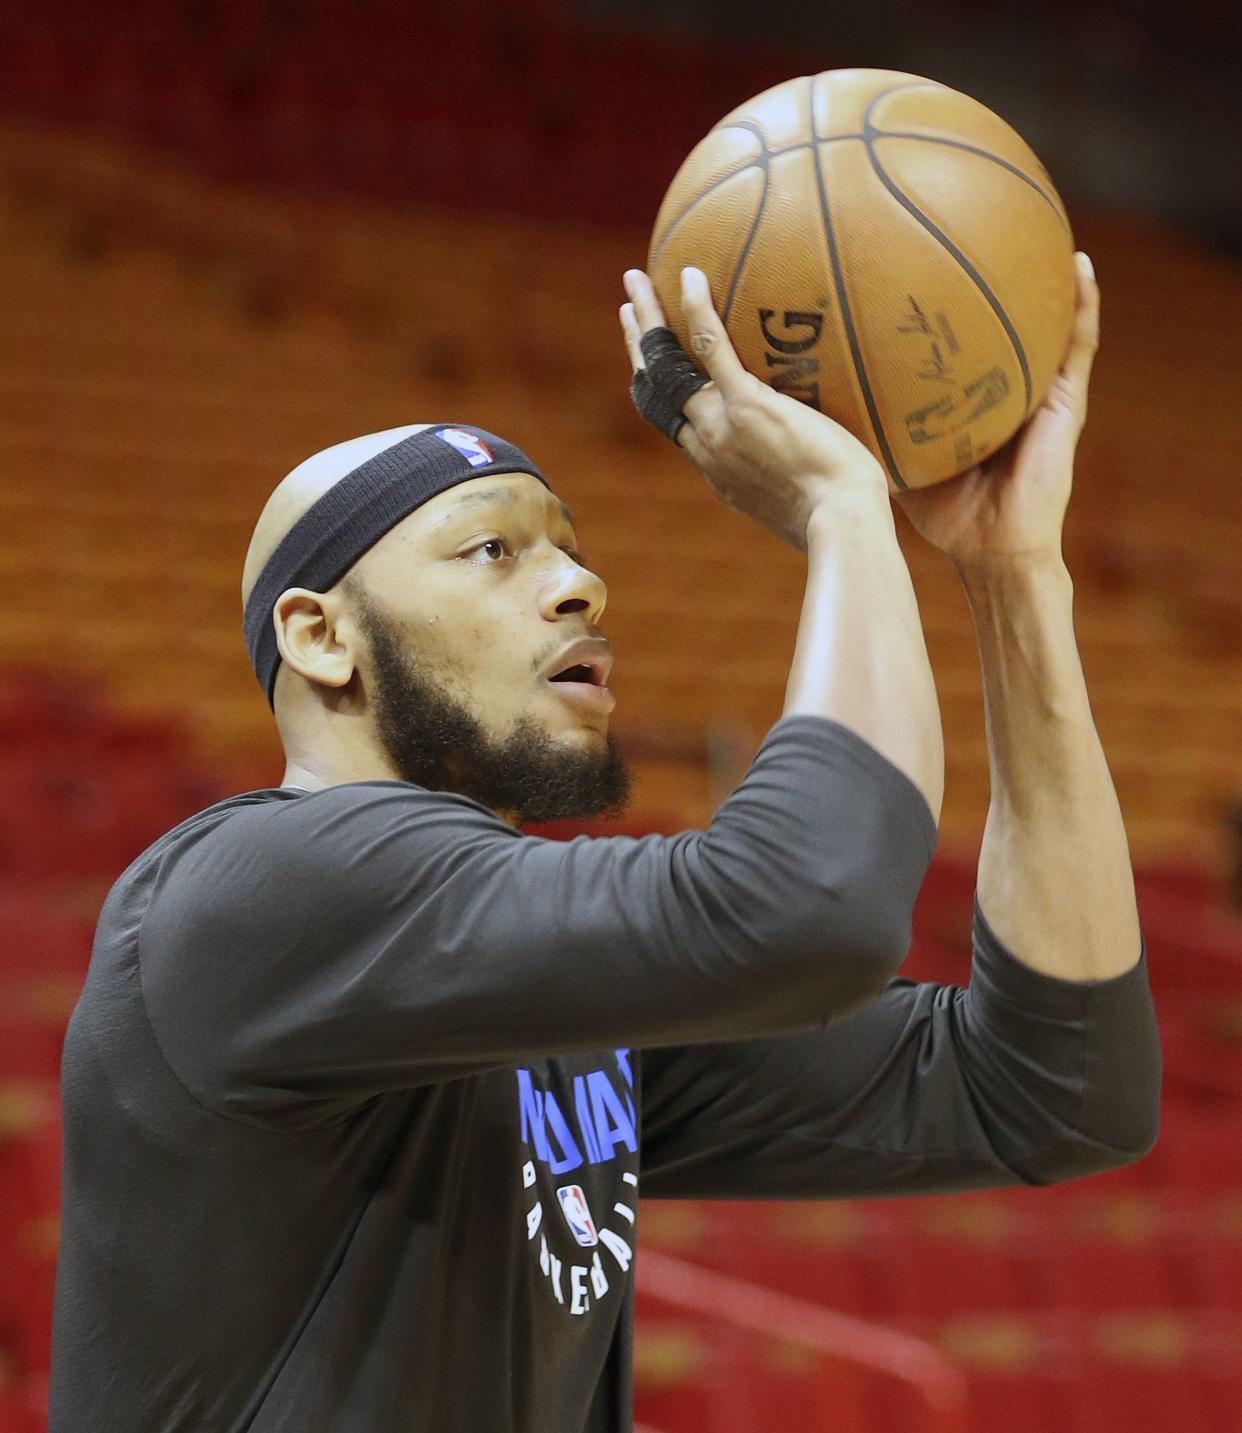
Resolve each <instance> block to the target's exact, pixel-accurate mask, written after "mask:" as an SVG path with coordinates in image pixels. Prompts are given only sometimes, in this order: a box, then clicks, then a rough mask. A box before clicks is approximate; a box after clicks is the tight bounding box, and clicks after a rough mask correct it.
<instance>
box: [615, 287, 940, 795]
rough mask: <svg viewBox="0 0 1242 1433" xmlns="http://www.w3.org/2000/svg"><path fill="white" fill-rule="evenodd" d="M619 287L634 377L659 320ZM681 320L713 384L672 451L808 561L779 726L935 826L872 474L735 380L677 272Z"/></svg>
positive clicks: (849, 451)
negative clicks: (866, 775)
mask: <svg viewBox="0 0 1242 1433" xmlns="http://www.w3.org/2000/svg"><path fill="white" fill-rule="evenodd" d="M626 287H627V289H628V291H629V293H630V296H631V299H632V300H633V302H632V303H629V304H626V305H625V306H624V307H623V308H622V310H621V321H622V327H623V329H624V331H625V336H626V343H627V345H628V348H629V352H630V360H631V362H632V363H633V364H634V366H635V368H636V369H638V368H641V367H642V366H643V354H642V348H641V340H642V335H643V334H645V333H647V332H649V331H650V330H651V329H653V328H659V327H661V326H662V325H663V324H664V313H663V310H662V309H661V307H660V302H659V300H658V299H657V298H656V295H655V290H654V289H653V288H652V286H651V281H650V280H649V279H648V278H647V276H646V274H644V273H642V272H641V271H639V270H633V269H632V270H630V271H629V272H628V273H627V274H626ZM682 310H683V313H684V316H685V319H686V324H687V327H688V329H689V332H690V340H691V343H692V344H693V346H694V351H695V353H696V355H697V356H698V358H699V360H700V362H701V363H702V364H703V366H704V368H706V370H707V372H708V374H709V375H710V379H711V382H710V383H708V385H707V386H706V387H705V388H702V389H700V390H699V392H697V393H696V394H694V396H693V397H692V398H691V399H690V400H689V401H688V402H687V403H686V405H685V416H686V418H687V422H686V424H685V425H684V427H683V428H682V429H681V432H680V435H679V438H678V441H679V443H680V444H681V445H682V446H683V447H684V448H685V449H686V452H687V453H688V455H689V457H690V458H691V459H692V460H693V462H694V464H695V466H696V467H697V468H698V469H699V471H700V472H701V473H702V474H703V476H704V477H705V478H706V480H707V482H708V485H709V486H710V487H711V489H712V491H713V492H715V493H716V495H717V496H718V497H720V498H721V499H722V500H723V501H724V502H726V503H727V504H728V505H729V506H730V507H734V508H737V509H739V510H740V511H742V512H745V513H747V514H748V515H749V516H751V517H753V518H754V519H755V521H756V522H758V523H760V524H761V525H762V526H763V527H766V528H767V529H768V530H769V531H770V532H772V533H773V534H774V535H775V536H777V537H779V538H780V539H781V540H782V541H784V542H787V543H789V544H790V546H792V547H796V548H798V549H799V550H800V551H802V552H806V553H807V554H808V556H809V561H810V570H809V573H808V577H807V588H806V598H805V601H804V604H803V608H802V624H801V626H800V628H799V630H798V642H797V647H796V650H795V653H794V661H793V667H792V670H791V671H790V674H789V683H788V687H787V689H786V693H785V714H786V715H787V716H789V715H792V714H795V713H806V714H808V715H813V716H821V717H828V718H830V719H831V720H833V721H839V722H841V723H843V724H844V725H845V726H848V727H849V728H850V730H851V731H855V732H857V733H858V734H859V735H860V736H862V737H863V738H864V739H865V740H867V741H868V742H870V744H871V745H872V746H874V747H875V748H876V750H877V751H879V752H880V753H882V754H883V755H884V756H886V757H887V758H888V759H889V760H890V761H891V762H893V764H894V765H895V766H896V767H897V768H898V769H899V770H900V771H902V772H904V773H905V774H906V775H907V776H908V777H909V778H910V780H911V781H913V782H914V784H915V785H916V786H917V787H918V789H919V790H920V791H921V792H922V793H923V796H924V798H925V800H926V801H927V804H928V806H929V807H930V808H931V812H932V816H933V818H934V819H935V820H936V821H939V819H940V807H941V802H942V800H943V796H944V742H943V738H942V736H941V729H940V707H939V704H938V702H937V700H936V689H935V685H934V683H933V680H932V673H931V665H930V663H929V661H928V658H927V646H926V643H925V642H924V639H923V629H922V625H921V623H920V621H919V612H918V604H917V602H916V600H915V596H914V587H913V584H912V583H911V581H910V573H909V570H908V568H907V567H906V561H905V557H904V555H903V554H902V551H901V548H900V546H899V545H898V542H897V529H896V525H895V524H894V521H893V515H892V509H891V507H890V504H889V501H888V482H887V479H886V478H885V476H884V472H883V470H882V469H881V468H880V465H879V463H877V461H876V460H875V458H874V457H873V456H872V454H871V453H870V452H869V451H868V450H867V448H865V447H864V446H863V444H862V443H860V442H859V441H858V439H857V438H855V437H854V436H853V435H852V434H850V433H848V432H846V430H845V429H844V428H842V427H841V426H840V424H838V423H834V422H833V421H832V420H831V419H830V418H827V417H825V416H824V415H823V414H822V413H817V412H815V411H814V409H812V408H808V407H807V406H806V405H805V404H804V403H799V402H797V401H795V400H794V399H792V398H790V397H788V396H787V395H786V394H782V393H778V392H776V391H775V389H772V388H770V387H769V386H768V385H767V384H766V383H761V382H760V381H759V379H757V378H756V377H754V376H753V375H752V374H750V373H747V372H746V370H745V369H744V368H743V367H742V365H741V362H740V360H739V359H738V357H737V354H736V353H735V352H734V350H733V346H732V344H731V343H730V342H729V336H728V334H727V333H726V331H725V327H724V324H723V323H721V321H720V317H719V315H718V314H717V313H716V310H715V309H714V308H713V307H712V298H711V293H710V290H709V289H708V285H707V279H706V276H705V275H704V274H703V272H702V271H701V270H699V269H686V270H685V271H684V272H683V275H682Z"/></svg>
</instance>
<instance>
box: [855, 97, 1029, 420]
mask: <svg viewBox="0 0 1242 1433" xmlns="http://www.w3.org/2000/svg"><path fill="white" fill-rule="evenodd" d="M887 93H891V91H888V92H887ZM883 98H884V95H883V94H878V95H876V96H875V98H874V99H873V100H872V101H871V103H870V104H869V105H868V106H867V110H866V113H865V114H864V115H863V143H864V144H865V145H866V149H867V157H868V159H869V160H870V161H871V168H872V169H873V170H874V171H875V176H876V178H877V179H878V180H879V181H880V183H881V184H883V186H884V187H885V189H887V190H888V192H889V193H890V194H891V195H892V196H893V198H894V199H896V200H897V202H898V203H899V204H900V205H901V207H902V208H903V209H905V210H906V212H907V213H909V214H911V215H912V216H913V217H914V218H915V219H916V220H917V221H918V223H920V224H921V225H922V226H923V228H924V229H926V230H927V232H928V233H929V234H930V235H931V236H932V238H934V239H935V240H937V241H938V242H939V243H940V244H941V245H942V246H943V247H944V249H945V251H946V252H947V253H948V254H949V255H951V257H952V258H953V259H955V260H956V262H957V263H958V264H959V265H960V266H961V267H962V269H963V270H965V272H966V273H967V275H968V276H969V277H970V279H971V280H972V281H973V282H974V284H975V286H976V287H977V288H978V290H979V292H980V293H981V294H982V295H983V297H984V298H985V299H986V300H987V302H988V305H989V307H990V308H991V310H992V312H993V313H994V314H995V315H996V317H997V318H998V319H999V320H1000V324H1001V327H1002V328H1003V329H1004V330H1005V333H1006V335H1007V336H1008V338H1009V342H1010V345H1011V346H1012V348H1013V351H1014V356H1015V357H1016V358H1017V360H1018V366H1019V368H1021V370H1022V386H1023V388H1024V389H1025V392H1026V399H1025V403H1024V405H1023V412H1029V411H1030V407H1031V370H1030V367H1029V365H1028V364H1027V361H1026V351H1025V350H1024V349H1023V347H1022V340H1021V339H1020V338H1019V337H1018V333H1017V330H1016V329H1015V328H1014V326H1013V323H1012V322H1011V320H1010V318H1009V315H1008V314H1007V313H1006V312H1005V310H1004V308H1003V307H1002V306H1001V302H1000V300H999V299H998V298H997V297H996V295H995V294H994V293H993V292H992V290H991V289H990V288H989V287H988V284H987V281H986V280H985V279H984V277H983V275H982V274H981V273H980V272H979V271H978V269H976V268H975V266H974V265H973V264H972V263H971V262H970V260H969V259H968V258H967V257H966V255H965V254H963V253H962V251H961V250H960V249H959V248H958V247H957V245H956V244H955V243H954V242H953V240H952V239H950V238H949V236H948V235H947V234H946V233H944V232H943V230H941V229H940V228H939V227H938V226H937V225H936V224H935V223H934V222H933V221H932V220H931V219H929V218H928V217H927V215H926V214H924V213H923V211H922V210H921V209H920V208H919V207H918V206H917V205H916V204H915V203H914V201H913V200H912V199H909V198H907V196H906V195H905V194H904V193H903V192H902V191H901V189H900V188H899V187H898V186H897V184H896V183H895V182H894V181H893V179H892V178H891V176H890V175H889V173H888V171H887V170H886V169H885V168H884V166H883V165H882V164H881V163H880V161H879V159H878V158H877V157H876V153H875V147H874V145H873V143H872V138H873V137H874V136H875V135H876V134H880V135H882V133H883V132H882V131H879V130H875V129H873V128H872V127H871V111H872V109H873V108H874V107H875V106H876V105H877V104H878V103H879V102H880V100H882V99H883Z"/></svg>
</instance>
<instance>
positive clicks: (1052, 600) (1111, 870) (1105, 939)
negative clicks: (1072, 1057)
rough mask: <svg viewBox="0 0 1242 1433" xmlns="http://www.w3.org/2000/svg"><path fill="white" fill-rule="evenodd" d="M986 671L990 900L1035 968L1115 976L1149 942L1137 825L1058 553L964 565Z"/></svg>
mask: <svg viewBox="0 0 1242 1433" xmlns="http://www.w3.org/2000/svg"><path fill="white" fill-rule="evenodd" d="M959 570H960V571H961V575H962V581H963V584H964V586H965V589H966V595H967V600H968V602H969V604H970V610H971V615H972V617H973V619H974V625H975V633H976V636H977V638H978V643H979V658H980V664H981V667H982V671H983V689H984V702H985V710H986V720H987V738H988V763H989V768H990V773H991V782H992V799H991V804H990V806H989V808H988V817H987V824H986V826H985V829H984V835H983V847H982V850H981V852H980V856H979V874H978V899H979V905H980V908H981V909H982V911H983V913H984V915H985V916H986V918H987V920H988V922H989V923H990V925H991V926H992V929H993V930H994V931H995V932H996V934H997V936H998V937H999V939H1000V940H1001V941H1002V942H1003V943H1004V944H1005V946H1006V947H1007V948H1008V949H1009V950H1010V951H1011V952H1013V954H1014V955H1015V956H1016V957H1017V958H1018V959H1019V960H1021V961H1022V962H1024V963H1025V964H1027V965H1030V966H1032V967H1033V968H1034V969H1036V970H1040V971H1044V972H1045V973H1047V974H1049V975H1055V976H1060V977H1061V978H1063V979H1066V980H1107V979H1110V978H1111V977H1113V976H1117V975H1120V974H1121V973H1123V972H1124V971H1126V970H1128V969H1129V968H1130V967H1131V966H1132V965H1134V963H1135V962H1136V961H1137V959H1138V956H1139V948H1140V937H1139V924H1138V912H1137V910H1136V907H1135V900H1134V877H1133V872H1132V870H1131V867H1130V854H1129V849H1128V847H1127V844H1126V833H1125V827H1124V825H1123V823H1122V818H1121V809H1120V807H1119V805H1118V802H1117V793H1116V791H1115V790H1114V788H1113V783H1112V778H1111V776H1110V775H1109V771H1108V765H1107V762H1106V761H1105V758H1104V751H1103V748H1102V747H1101V745H1100V740H1099V736H1098V735H1097V733H1096V729H1095V723H1094V720H1093V719H1092V716H1091V707H1090V703H1089V700H1088V696H1087V688H1086V682H1085V680H1084V677H1083V671H1082V664H1081V661H1080V659H1079V655H1078V648H1077V644H1076V641H1075V638H1074V626H1073V585H1072V583H1071V581H1070V576H1069V572H1068V571H1067V570H1066V568H1065V566H1064V564H1063V563H1062V562H1061V561H1060V560H1059V559H1051V558H1046V559H1041V560H1039V561H1024V560H1022V559H1001V560H991V561H983V562H979V563H976V564H974V565H973V566H967V567H961V568H959Z"/></svg>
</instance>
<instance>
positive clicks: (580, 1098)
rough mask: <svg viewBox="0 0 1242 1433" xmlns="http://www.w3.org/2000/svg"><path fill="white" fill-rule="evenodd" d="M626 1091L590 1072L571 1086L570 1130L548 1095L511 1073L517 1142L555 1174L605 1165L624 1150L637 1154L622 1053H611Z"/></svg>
mask: <svg viewBox="0 0 1242 1433" xmlns="http://www.w3.org/2000/svg"><path fill="white" fill-rule="evenodd" d="M613 1054H614V1056H615V1059H616V1067H617V1069H618V1070H619V1071H620V1073H621V1076H622V1079H623V1080H624V1081H625V1085H626V1086H627V1087H628V1089H627V1088H622V1089H618V1088H617V1086H616V1084H614V1082H613V1079H612V1077H611V1076H610V1074H609V1072H608V1071H607V1070H590V1071H588V1072H587V1073H586V1074H584V1075H575V1076H574V1081H573V1107H572V1110H571V1112H570V1114H571V1115H572V1125H571V1122H570V1117H569V1115H567V1114H566V1111H565V1110H563V1109H562V1108H561V1103H560V1100H559V1099H558V1098H557V1096H556V1092H555V1091H554V1090H538V1089H536V1088H535V1083H534V1081H533V1079H532V1078H531V1073H530V1071H529V1070H526V1069H519V1070H518V1072H517V1083H518V1113H519V1118H520V1120H521V1133H522V1142H523V1144H526V1145H528V1146H530V1148H531V1149H532V1150H533V1151H534V1156H535V1159H536V1160H538V1161H539V1162H540V1163H541V1164H546V1165H547V1166H548V1169H549V1170H550V1171H551V1172H552V1173H553V1174H555V1175H561V1174H567V1173H569V1171H570V1170H573V1169H577V1168H579V1166H581V1165H582V1164H607V1163H609V1162H610V1161H611V1160H613V1159H615V1158H616V1156H617V1150H618V1149H619V1148H621V1147H624V1148H625V1149H626V1150H628V1151H629V1152H630V1153H631V1154H636V1153H637V1152H638V1131H637V1120H636V1118H635V1111H634V1101H633V1099H632V1098H631V1097H630V1094H629V1090H632V1089H633V1088H634V1076H633V1072H632V1070H631V1068H630V1059H629V1054H630V1052H629V1051H628V1050H616V1051H614V1052H613Z"/></svg>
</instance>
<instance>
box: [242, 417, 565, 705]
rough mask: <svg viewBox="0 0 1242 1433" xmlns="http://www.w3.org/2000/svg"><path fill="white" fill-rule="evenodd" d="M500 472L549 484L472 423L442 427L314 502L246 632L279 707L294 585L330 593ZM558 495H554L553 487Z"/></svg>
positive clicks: (262, 681)
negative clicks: (445, 500) (371, 552)
mask: <svg viewBox="0 0 1242 1433" xmlns="http://www.w3.org/2000/svg"><path fill="white" fill-rule="evenodd" d="M496 473H529V474H530V475H531V477H533V478H538V479H539V481H540V482H541V483H542V484H543V485H544V487H545V488H547V487H548V486H549V484H548V480H547V479H546V478H545V477H544V476H543V474H542V473H541V472H540V471H539V469H538V468H537V467H535V465H534V463H532V462H531V460H530V459H529V458H528V457H527V456H526V454H525V453H523V452H522V450H521V449H520V448H515V447H514V446H513V444H512V443H506V442H505V440H504V439H503V438H498V437H497V436H496V434H495V433H489V432H487V431H486V430H485V429H483V428H474V427H471V426H470V424H468V423H454V424H445V425H443V426H442V425H440V424H436V425H434V426H433V427H430V428H424V429H422V430H421V431H420V432H418V433H413V434H411V435H410V437H408V438H402V439H401V441H400V442H398V443H394V444H393V445H392V447H391V448H384V449H383V450H382V451H381V452H379V453H376V454H375V456H374V457H373V458H368V459H367V461H366V462H365V463H362V464H361V465H360V466H359V467H356V468H355V469H354V470H353V471H352V472H350V473H346V474H345V476H344V477H343V478H342V479H341V480H340V481H339V482H338V483H335V484H334V485H333V486H332V487H330V488H329V489H328V491H327V492H326V493H324V495H323V496H322V497H321V498H319V499H318V501H316V502H314V503H312V504H311V505H310V507H309V508H307V510H306V511H305V512H304V513H303V514H302V516H301V517H300V518H299V519H298V520H297V522H295V523H294V524H293V526H292V527H291V528H290V529H289V531H288V532H287V533H286V534H285V535H284V537H283V538H282V539H281V540H280V543H279V545H278V546H277V548H276V551H275V552H273V553H272V555H271V557H269V558H268V560H267V562H266V564H265V565H264V567H263V571H262V572H260V573H259V577H258V581H256V582H255V584H254V587H253V588H252V589H251V593H250V598H249V600H248V601H247V603H246V610H245V615H244V617H243V619H242V632H243V633H244V635H245V638H246V648H247V650H248V651H249V653H250V664H251V666H253V667H254V672H255V676H256V677H258V679H259V685H260V686H261V687H262V688H263V690H264V692H265V693H266V694H267V701H268V705H269V706H274V703H275V697H274V693H275V689H276V671H277V669H278V668H279V666H280V650H279V648H278V647H277V645H276V630H275V628H274V627H273V625H272V608H273V607H274V606H275V605H276V600H277V598H279V596H280V594H281V593H282V592H285V591H287V590H288V589H289V588H290V587H309V588H310V589H311V591H312V592H326V591H327V590H328V588H330V587H332V586H334V585H335V584H336V583H337V582H339V581H340V580H341V578H342V577H344V576H345V574H346V573H347V572H348V571H349V569H350V568H351V567H352V566H353V565H354V563H355V562H357V560H358V559H359V558H360V557H361V556H362V554H363V553H364V552H366V550H367V549H368V548H369V547H372V546H373V545H374V544H375V543H377V542H378V541H379V539H380V538H381V537H383V535H384V534H385V533H386V532H387V531H388V529H389V528H391V527H395V526H396V524H397V523H399V522H400V521H401V519H402V518H403V517H405V516H406V515H407V514H408V513H411V512H413V511H414V509H415V508H417V507H421V506H422V504H423V503H425V502H426V501H427V500H428V499H429V498H433V497H435V495H436V494H437V493H442V492H444V490H445V489H446V488H451V487H455V486H456V485H457V484H458V483H464V482H468V481H469V480H470V479H471V478H487V477H491V476H492V475H493V474H496ZM549 491H550V489H549Z"/></svg>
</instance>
